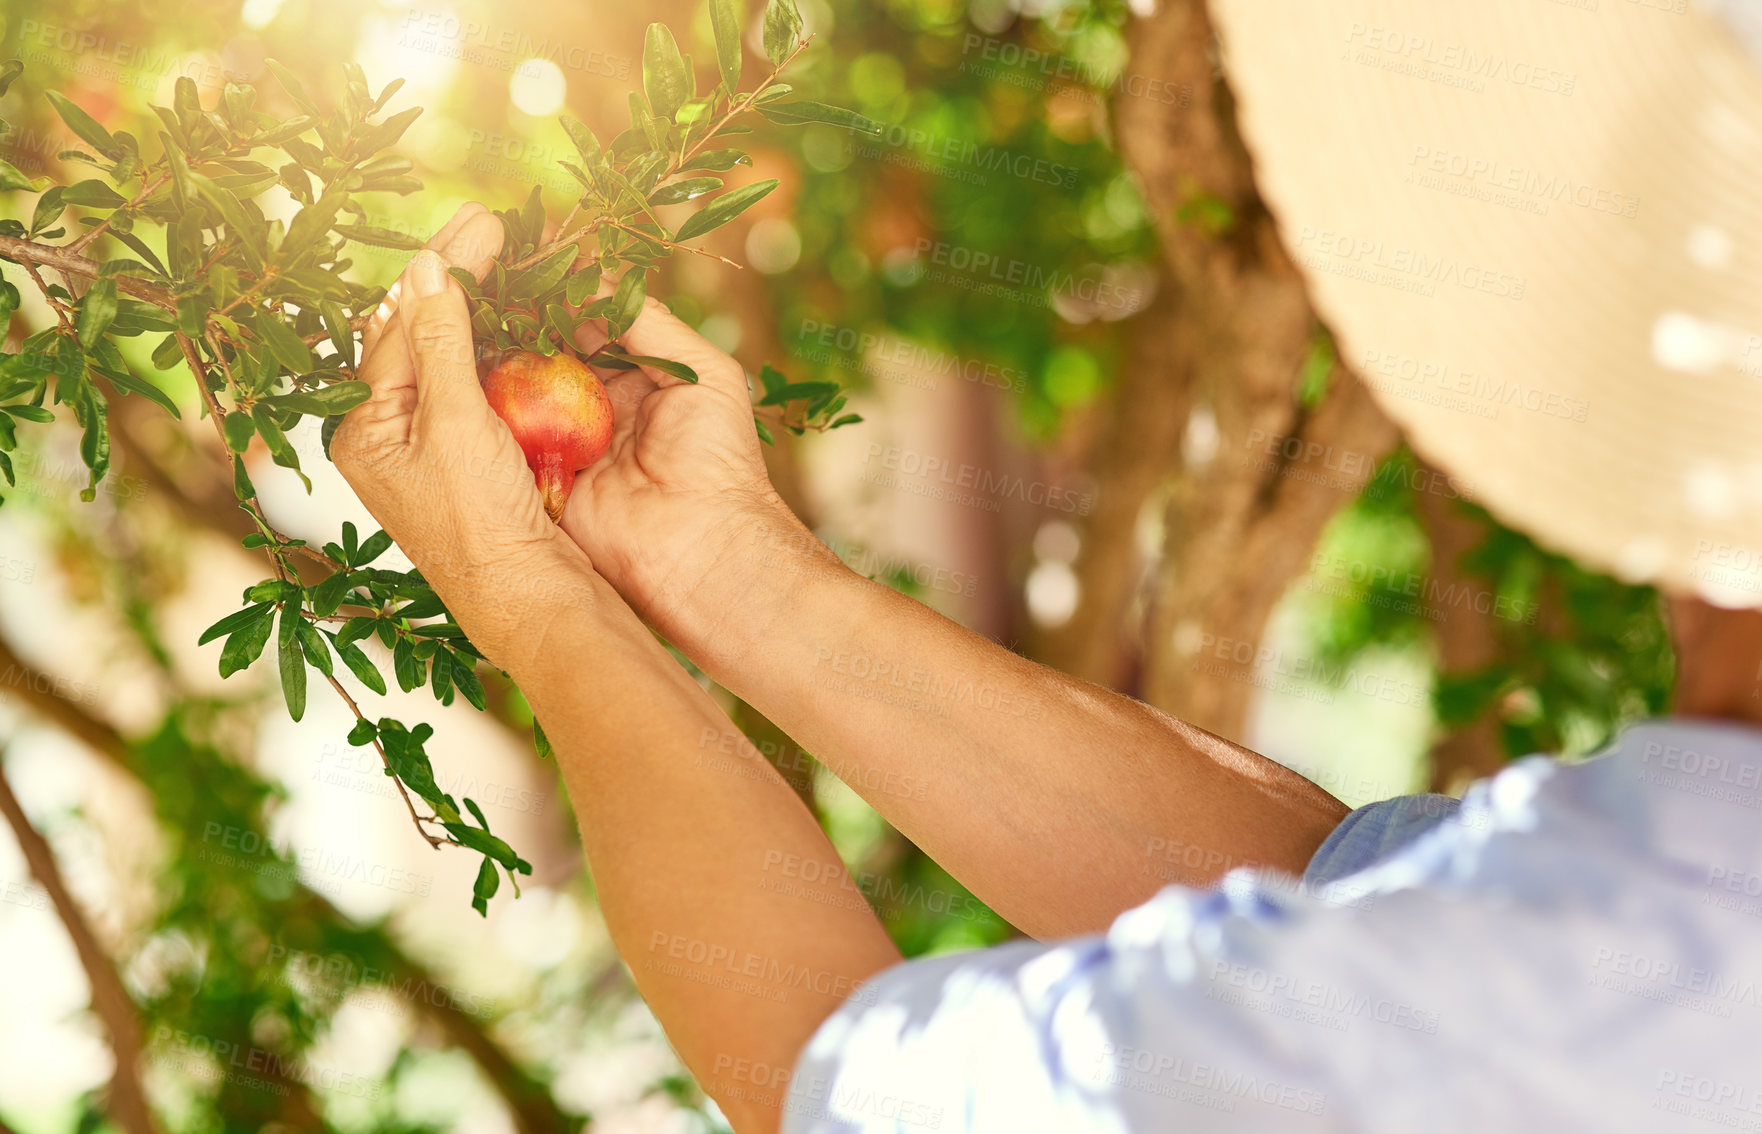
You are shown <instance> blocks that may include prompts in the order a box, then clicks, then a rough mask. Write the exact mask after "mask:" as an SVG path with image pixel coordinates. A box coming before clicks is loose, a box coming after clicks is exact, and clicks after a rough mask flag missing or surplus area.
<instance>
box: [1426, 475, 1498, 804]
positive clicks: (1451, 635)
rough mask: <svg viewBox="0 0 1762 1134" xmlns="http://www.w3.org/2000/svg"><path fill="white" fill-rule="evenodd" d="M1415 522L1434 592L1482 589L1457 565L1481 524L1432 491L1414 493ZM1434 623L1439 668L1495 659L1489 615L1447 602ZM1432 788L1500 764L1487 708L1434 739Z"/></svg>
mask: <svg viewBox="0 0 1762 1134" xmlns="http://www.w3.org/2000/svg"><path fill="white" fill-rule="evenodd" d="M1414 506H1415V508H1416V510H1417V511H1418V512H1419V521H1420V524H1421V525H1422V526H1423V527H1424V528H1425V531H1426V536H1427V538H1428V539H1429V540H1430V541H1431V545H1432V566H1431V582H1432V584H1433V585H1434V586H1435V587H1436V589H1437V592H1438V593H1440V594H1449V595H1453V594H1464V593H1473V592H1474V591H1475V590H1477V589H1484V588H1485V587H1486V586H1487V585H1488V584H1487V581H1486V580H1485V579H1477V578H1473V577H1471V576H1469V575H1467V574H1465V573H1464V572H1463V570H1462V567H1461V563H1462V557H1463V555H1464V554H1466V553H1467V552H1468V551H1469V550H1471V549H1472V548H1473V547H1474V546H1475V545H1476V544H1477V543H1479V542H1480V541H1481V540H1482V539H1483V538H1484V537H1485V535H1486V529H1485V528H1484V527H1482V526H1481V525H1479V524H1476V523H1474V522H1473V521H1472V520H1469V519H1468V518H1467V517H1465V516H1463V515H1462V514H1461V513H1460V512H1458V511H1457V510H1456V505H1455V502H1454V501H1451V500H1447V499H1445V498H1444V497H1443V496H1440V495H1439V494H1437V493H1435V492H1417V493H1415V494H1414ZM1442 613H1443V616H1444V617H1443V619H1442V620H1441V621H1439V622H1438V623H1437V630H1436V636H1437V650H1438V658H1437V665H1438V672H1439V673H1467V672H1471V671H1473V670H1478V669H1484V668H1486V667H1487V666H1489V665H1492V664H1493V663H1494V662H1495V661H1497V660H1498V659H1499V636H1498V633H1497V631H1496V628H1495V627H1494V625H1493V621H1492V615H1490V614H1483V613H1480V612H1479V611H1477V610H1475V609H1474V604H1468V605H1467V606H1461V605H1452V606H1451V607H1449V608H1448V609H1445V610H1443V611H1442ZM1431 761H1432V767H1431V773H1430V777H1431V784H1430V789H1431V790H1432V791H1443V792H1459V791H1460V790H1461V789H1462V788H1463V787H1464V786H1465V785H1467V784H1469V783H1470V782H1472V781H1474V780H1478V779H1481V778H1482V777H1484V776H1490V775H1492V774H1494V773H1495V772H1497V771H1498V770H1499V769H1500V768H1503V767H1504V766H1505V749H1504V747H1503V746H1502V745H1501V744H1500V743H1499V722H1498V718H1497V714H1495V713H1493V712H1492V711H1488V712H1486V713H1483V714H1481V716H1480V719H1478V720H1476V721H1474V722H1473V723H1472V724H1469V725H1468V726H1466V727H1464V728H1461V729H1457V730H1456V731H1455V732H1452V733H1449V734H1448V735H1446V736H1444V737H1442V738H1441V739H1439V740H1438V741H1437V743H1436V744H1434V745H1433V746H1432V752H1431Z"/></svg>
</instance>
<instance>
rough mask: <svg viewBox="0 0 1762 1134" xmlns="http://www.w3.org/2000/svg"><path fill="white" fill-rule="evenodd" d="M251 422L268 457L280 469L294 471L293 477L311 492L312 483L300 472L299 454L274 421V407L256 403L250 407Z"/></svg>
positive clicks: (263, 402) (264, 403)
mask: <svg viewBox="0 0 1762 1134" xmlns="http://www.w3.org/2000/svg"><path fill="white" fill-rule="evenodd" d="M251 420H252V421H253V422H255V423H256V425H257V435H258V436H259V437H261V438H263V443H264V444H265V445H267V446H269V455H270V457H272V458H273V459H274V460H275V463H276V464H278V465H280V466H281V467H282V468H284V469H292V470H294V475H295V476H298V477H299V478H300V482H301V483H302V484H304V485H305V486H306V491H307V492H311V491H312V482H311V481H310V480H308V479H306V474H305V473H303V472H301V471H300V454H299V452H298V451H296V450H295V449H294V447H293V445H292V444H291V443H290V442H289V441H288V438H287V434H285V433H283V432H282V431H281V425H280V423H279V422H277V421H276V420H275V407H274V406H272V405H270V404H269V403H268V402H267V401H262V402H258V403H257V404H256V405H254V406H252V407H251Z"/></svg>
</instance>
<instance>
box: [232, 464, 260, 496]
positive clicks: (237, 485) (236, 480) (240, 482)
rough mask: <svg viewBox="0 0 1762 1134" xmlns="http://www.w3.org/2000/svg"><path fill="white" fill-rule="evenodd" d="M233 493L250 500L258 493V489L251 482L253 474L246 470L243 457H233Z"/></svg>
mask: <svg viewBox="0 0 1762 1134" xmlns="http://www.w3.org/2000/svg"><path fill="white" fill-rule="evenodd" d="M232 493H233V495H234V496H236V497H238V498H239V499H240V500H249V499H251V497H253V496H255V495H257V489H256V487H255V486H253V485H252V484H251V474H250V473H248V472H246V471H245V461H244V458H243V457H234V458H233V459H232Z"/></svg>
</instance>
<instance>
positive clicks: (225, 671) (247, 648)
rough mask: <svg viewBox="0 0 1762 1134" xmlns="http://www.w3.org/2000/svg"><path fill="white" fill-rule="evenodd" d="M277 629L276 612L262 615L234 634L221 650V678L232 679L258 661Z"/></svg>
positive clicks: (272, 610) (272, 611)
mask: <svg viewBox="0 0 1762 1134" xmlns="http://www.w3.org/2000/svg"><path fill="white" fill-rule="evenodd" d="M273 629H275V612H274V609H273V608H271V610H270V612H269V613H267V614H264V615H261V616H260V617H258V618H257V620H256V621H254V622H250V623H247V624H246V625H244V626H241V627H240V628H239V629H237V630H234V631H233V632H232V635H231V637H229V638H227V640H226V645H224V646H222V647H221V648H220V676H221V677H231V676H232V675H233V674H235V673H237V672H239V670H241V669H244V668H245V667H246V666H248V665H250V664H251V663H252V662H254V661H256V660H257V657H258V655H260V654H262V653H263V647H264V645H265V644H266V643H268V641H269V632H270V631H271V630H273Z"/></svg>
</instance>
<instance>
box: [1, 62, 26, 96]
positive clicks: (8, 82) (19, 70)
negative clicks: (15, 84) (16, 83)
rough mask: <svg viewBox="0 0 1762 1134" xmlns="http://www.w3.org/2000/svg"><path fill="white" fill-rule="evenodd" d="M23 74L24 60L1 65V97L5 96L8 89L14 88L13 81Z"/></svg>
mask: <svg viewBox="0 0 1762 1134" xmlns="http://www.w3.org/2000/svg"><path fill="white" fill-rule="evenodd" d="M22 74H24V62H23V60H19V59H8V60H7V61H6V62H5V63H4V64H0V95H3V94H5V93H6V91H7V88H8V87H10V86H12V81H13V80H14V79H16V78H18V77H19V76H20V75H22Z"/></svg>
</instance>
